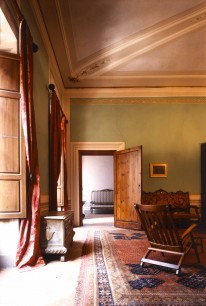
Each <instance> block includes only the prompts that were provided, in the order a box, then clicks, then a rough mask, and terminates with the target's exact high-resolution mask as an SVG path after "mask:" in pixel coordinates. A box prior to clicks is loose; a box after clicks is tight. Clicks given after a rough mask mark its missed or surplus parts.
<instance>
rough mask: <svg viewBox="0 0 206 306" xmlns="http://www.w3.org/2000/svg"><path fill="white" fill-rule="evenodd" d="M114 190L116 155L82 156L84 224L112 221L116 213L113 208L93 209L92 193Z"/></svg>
mask: <svg viewBox="0 0 206 306" xmlns="http://www.w3.org/2000/svg"><path fill="white" fill-rule="evenodd" d="M105 189H108V190H114V156H113V154H111V153H110V155H108V153H106V155H102V154H101V155H98V153H97V155H83V156H82V214H83V225H84V224H96V223H98V222H99V223H100V222H111V221H113V220H114V213H113V211H111V210H109V211H108V210H105V209H104V208H103V209H98V210H93V211H91V209H90V202H91V194H92V192H93V191H96V190H105Z"/></svg>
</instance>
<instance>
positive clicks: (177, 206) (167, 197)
mask: <svg viewBox="0 0 206 306" xmlns="http://www.w3.org/2000/svg"><path fill="white" fill-rule="evenodd" d="M141 203H142V204H150V205H159V204H169V205H170V206H171V209H172V212H173V213H174V217H175V218H176V220H179V221H178V223H179V225H182V226H183V227H184V225H186V226H188V225H189V224H190V223H196V224H199V222H200V211H199V207H197V206H196V205H191V204H190V196H189V192H184V191H181V190H179V191H176V192H167V191H165V190H163V189H158V190H156V191H154V192H145V191H142V197H141Z"/></svg>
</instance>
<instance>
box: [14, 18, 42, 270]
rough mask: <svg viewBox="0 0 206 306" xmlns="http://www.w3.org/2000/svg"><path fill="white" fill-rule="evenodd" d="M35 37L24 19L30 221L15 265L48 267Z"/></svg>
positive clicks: (25, 223) (22, 38)
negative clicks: (44, 242) (35, 87)
mask: <svg viewBox="0 0 206 306" xmlns="http://www.w3.org/2000/svg"><path fill="white" fill-rule="evenodd" d="M32 45H33V41H32V37H31V34H30V30H29V28H28V26H27V23H26V21H25V20H22V21H21V24H20V93H21V109H22V124H23V131H24V137H25V146H26V159H27V164H26V171H27V186H26V187H27V218H26V219H22V220H21V222H20V237H19V243H18V247H17V254H16V266H17V267H18V268H28V267H32V266H35V267H37V266H38V265H45V263H44V260H43V258H42V256H41V251H40V242H39V238H40V175H39V162H38V151H37V140H36V127H35V115H34V105H33V51H32Z"/></svg>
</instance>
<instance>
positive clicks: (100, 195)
mask: <svg viewBox="0 0 206 306" xmlns="http://www.w3.org/2000/svg"><path fill="white" fill-rule="evenodd" d="M94 210H99V211H100V210H101V211H107V212H108V211H109V212H114V190H112V189H102V190H93V191H92V192H91V202H90V211H91V213H93V211H94Z"/></svg>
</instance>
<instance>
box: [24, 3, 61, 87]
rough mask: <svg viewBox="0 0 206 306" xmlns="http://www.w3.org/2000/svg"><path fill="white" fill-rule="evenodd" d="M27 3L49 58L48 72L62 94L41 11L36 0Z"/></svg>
mask: <svg viewBox="0 0 206 306" xmlns="http://www.w3.org/2000/svg"><path fill="white" fill-rule="evenodd" d="M28 1H29V4H30V7H31V9H32V11H33V14H34V17H35V19H36V23H37V26H38V29H39V33H40V35H41V38H42V40H43V42H44V46H45V48H46V51H47V54H48V57H49V65H50V70H51V72H52V74H53V76H54V77H55V84H56V86H57V87H58V89H59V91H60V92H63V90H64V85H63V82H62V79H61V76H60V72H59V68H58V65H57V62H56V59H55V56H54V52H53V48H52V45H51V43H50V40H49V36H48V33H47V30H46V27H45V24H44V20H43V19H42V15H41V13H40V12H41V10H40V7H39V4H38V1H36V0H28Z"/></svg>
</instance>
